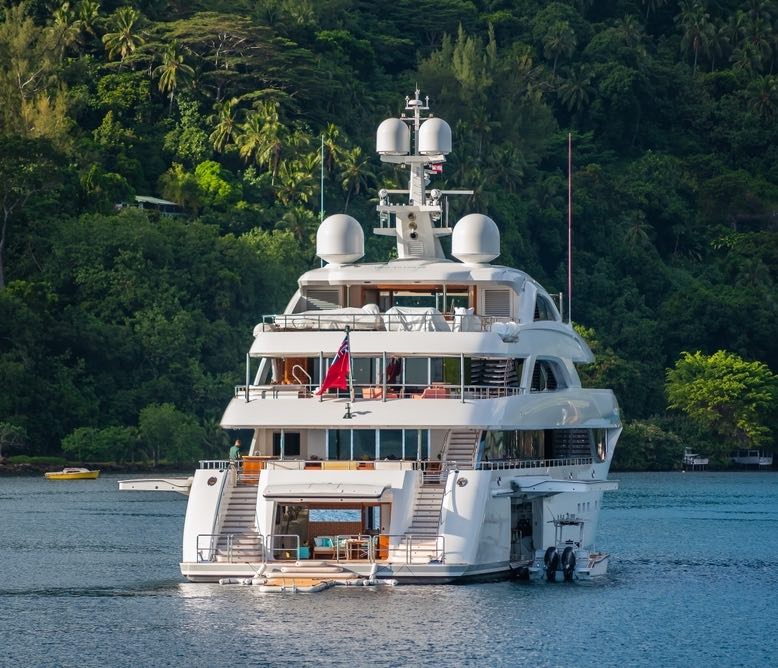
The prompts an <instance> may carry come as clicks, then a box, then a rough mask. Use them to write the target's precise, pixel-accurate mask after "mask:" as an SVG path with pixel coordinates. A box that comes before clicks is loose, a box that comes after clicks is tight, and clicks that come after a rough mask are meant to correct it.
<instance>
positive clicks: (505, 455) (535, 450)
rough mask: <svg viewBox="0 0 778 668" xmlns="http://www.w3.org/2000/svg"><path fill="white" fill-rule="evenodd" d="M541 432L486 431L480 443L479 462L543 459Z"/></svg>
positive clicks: (542, 434) (543, 437)
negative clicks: (481, 448)
mask: <svg viewBox="0 0 778 668" xmlns="http://www.w3.org/2000/svg"><path fill="white" fill-rule="evenodd" d="M544 442H545V435H544V432H543V431H539V430H531V431H518V430H506V431H501V430H494V431H487V432H485V434H484V436H483V441H482V443H481V445H482V447H483V450H482V453H481V461H484V462H489V461H497V460H505V459H543V456H544V454H543V445H544Z"/></svg>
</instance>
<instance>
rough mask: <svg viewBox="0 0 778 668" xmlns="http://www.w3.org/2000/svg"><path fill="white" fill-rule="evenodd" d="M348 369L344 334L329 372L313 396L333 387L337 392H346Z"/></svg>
mask: <svg viewBox="0 0 778 668" xmlns="http://www.w3.org/2000/svg"><path fill="white" fill-rule="evenodd" d="M350 367H351V353H350V352H349V347H348V334H346V338H345V339H343V343H341V344H340V348H338V352H337V354H336V355H335V359H334V360H332V364H330V368H329V371H327V375H326V376H325V377H324V382H323V383H322V384H321V387H320V388H319V389H318V390H316V392H314V394H315V395H316V396H319V395H321V394H324V393H325V392H326V391H327V390H329V389H330V388H333V387H334V388H335V389H338V390H347V389H348V374H349V369H350Z"/></svg>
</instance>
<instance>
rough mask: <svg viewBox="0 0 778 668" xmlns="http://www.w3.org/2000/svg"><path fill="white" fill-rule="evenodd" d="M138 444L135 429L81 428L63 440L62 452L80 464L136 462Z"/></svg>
mask: <svg viewBox="0 0 778 668" xmlns="http://www.w3.org/2000/svg"><path fill="white" fill-rule="evenodd" d="M137 443H138V433H137V429H135V428H134V427H105V428H103V429H96V428H94V427H79V428H77V429H74V430H73V431H72V432H71V433H70V434H68V435H67V436H65V438H63V439H62V452H64V453H65V455H66V456H67V457H68V459H70V460H75V461H79V462H119V463H123V462H127V461H135V452H136V448H137Z"/></svg>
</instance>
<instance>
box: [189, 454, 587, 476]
mask: <svg viewBox="0 0 778 668" xmlns="http://www.w3.org/2000/svg"><path fill="white" fill-rule="evenodd" d="M593 461H594V460H593V459H592V457H557V458H554V459H501V460H499V461H490V462H489V461H486V462H485V461H482V462H479V463H478V464H477V465H476V467H475V468H476V470H481V471H502V470H505V469H534V468H540V469H542V468H552V467H557V466H591V465H592V463H593ZM225 464H229V462H224V461H223V460H218V459H217V460H207V459H203V460H200V468H201V469H217V468H227V466H220V465H225ZM242 464H243V462H240V463H239V466H242ZM264 464H265V467H266V468H269V469H287V470H291V471H294V470H303V469H306V468H309V469H313V468H316V469H323V470H328V469H329V470H335V469H337V470H348V471H359V470H371V471H372V470H374V469H376V468H381V467H384V468H393V467H399V468H402V469H412V470H414V471H422V473H423V474H425V475H431V476H434V475H436V474H437V475H440V476H441V478H442V477H443V474H445V473H448V471H454V470H456V469H457V462H456V461H440V460H439V459H396V460H387V459H368V460H361V459H267V460H265V462H264Z"/></svg>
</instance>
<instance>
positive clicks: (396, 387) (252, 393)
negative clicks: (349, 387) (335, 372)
mask: <svg viewBox="0 0 778 668" xmlns="http://www.w3.org/2000/svg"><path fill="white" fill-rule="evenodd" d="M294 368H295V367H293V371H294ZM295 380H298V379H297V378H295ZM317 388H318V386H317V385H316V384H315V383H301V382H299V380H298V382H297V384H295V385H250V386H248V387H247V386H246V385H236V386H235V388H234V393H235V397H240V398H244V397H245V396H248V397H249V401H251V400H254V399H278V398H279V397H281V396H284V391H285V390H286V391H287V392H286V396H288V393H289V392H292V393H294V392H298V393H301V394H302V395H303V396H305V397H309V396H311V395H312V394H313V392H314V391H315V390H316V389H317ZM354 391H355V393H356V395H357V398H356V400H357V401H392V400H394V399H457V400H462V399H473V400H481V399H504V398H507V397H515V396H519V395H522V394H527V391H526V390H525V389H523V388H521V387H513V386H508V387H506V386H504V385H444V384H443V383H432V384H430V385H403V384H402V383H392V385H391V387H389V388H387V391H386V394H384V392H383V388H382V387H381V386H380V385H375V384H374V383H355V384H354ZM360 393H361V395H362V396H359V394H360ZM334 396H337V395H334ZM342 396H343V397H344V398H345V397H348V396H349V395H348V392H343V393H342Z"/></svg>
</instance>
